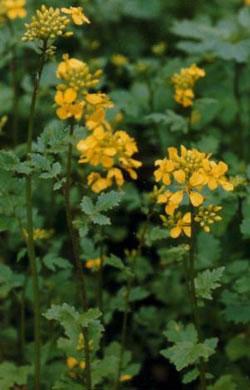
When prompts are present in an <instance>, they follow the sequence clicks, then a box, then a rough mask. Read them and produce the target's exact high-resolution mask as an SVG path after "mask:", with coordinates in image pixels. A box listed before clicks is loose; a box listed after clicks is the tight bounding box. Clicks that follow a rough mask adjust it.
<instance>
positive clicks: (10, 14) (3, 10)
mask: <svg viewBox="0 0 250 390" xmlns="http://www.w3.org/2000/svg"><path fill="white" fill-rule="evenodd" d="M25 5H26V0H0V21H4V20H6V19H9V20H14V19H19V18H24V17H25V16H26V14H27V12H26V9H25Z"/></svg>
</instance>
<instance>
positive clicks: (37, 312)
mask: <svg viewBox="0 0 250 390" xmlns="http://www.w3.org/2000/svg"><path fill="white" fill-rule="evenodd" d="M46 50H47V42H46V41H44V44H43V48H42V52H41V56H40V61H39V66H38V70H37V73H36V76H35V81H34V87H33V94H32V99H31V106H30V115H29V123H28V137H27V151H26V154H27V159H30V158H31V153H32V138H33V128H34V118H35V111H36V103H37V97H38V91H39V86H40V80H41V76H42V71H43V67H44V64H45V61H46ZM26 218H27V241H26V242H27V249H28V257H29V263H30V269H31V276H32V288H33V297H34V339H35V380H34V385H35V389H36V390H39V389H40V387H41V383H40V376H41V325H40V320H41V308H40V293H39V280H38V270H37V265H36V254H35V244H34V238H33V232H34V225H33V201H32V175H31V174H30V175H28V176H27V177H26Z"/></svg>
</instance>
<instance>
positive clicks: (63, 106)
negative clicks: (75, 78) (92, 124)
mask: <svg viewBox="0 0 250 390" xmlns="http://www.w3.org/2000/svg"><path fill="white" fill-rule="evenodd" d="M76 99H77V93H76V91H75V90H74V89H73V88H68V89H66V91H60V90H59V91H57V92H56V95H55V102H56V104H57V105H58V106H59V108H58V109H57V111H56V113H57V116H58V117H59V118H60V119H61V120H66V119H68V118H71V117H73V118H75V119H76V120H80V119H81V117H82V114H83V103H82V102H79V103H77V102H76Z"/></svg>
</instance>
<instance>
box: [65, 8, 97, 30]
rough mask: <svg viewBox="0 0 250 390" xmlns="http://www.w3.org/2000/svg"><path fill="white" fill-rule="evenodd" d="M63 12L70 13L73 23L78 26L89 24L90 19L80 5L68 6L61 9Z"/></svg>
mask: <svg viewBox="0 0 250 390" xmlns="http://www.w3.org/2000/svg"><path fill="white" fill-rule="evenodd" d="M61 10H62V12H63V13H64V14H67V15H70V16H71V18H72V21H73V23H75V24H76V25H78V26H81V25H82V24H86V23H87V24H89V23H90V21H89V19H88V18H87V16H86V15H85V14H84V12H83V9H82V7H70V8H62V9H61Z"/></svg>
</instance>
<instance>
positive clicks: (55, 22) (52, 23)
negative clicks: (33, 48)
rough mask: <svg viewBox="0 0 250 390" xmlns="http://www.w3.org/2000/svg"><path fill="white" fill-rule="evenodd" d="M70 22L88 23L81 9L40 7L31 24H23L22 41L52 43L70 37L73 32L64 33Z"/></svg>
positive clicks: (77, 23)
mask: <svg viewBox="0 0 250 390" xmlns="http://www.w3.org/2000/svg"><path fill="white" fill-rule="evenodd" d="M71 20H72V21H73V23H74V24H76V25H81V24H83V23H89V20H88V18H87V17H86V16H85V15H84V13H83V10H82V8H81V7H70V8H53V7H47V6H45V5H42V6H41V8H40V9H39V10H37V11H36V14H35V15H34V16H33V17H32V20H31V22H30V23H27V24H25V27H26V32H25V34H24V36H23V41H34V40H42V41H49V40H52V41H54V40H55V39H56V38H58V37H62V36H63V37H68V36H71V35H72V34H73V32H71V31H66V30H67V27H68V25H69V24H70V22H71Z"/></svg>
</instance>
